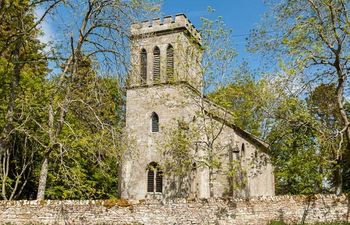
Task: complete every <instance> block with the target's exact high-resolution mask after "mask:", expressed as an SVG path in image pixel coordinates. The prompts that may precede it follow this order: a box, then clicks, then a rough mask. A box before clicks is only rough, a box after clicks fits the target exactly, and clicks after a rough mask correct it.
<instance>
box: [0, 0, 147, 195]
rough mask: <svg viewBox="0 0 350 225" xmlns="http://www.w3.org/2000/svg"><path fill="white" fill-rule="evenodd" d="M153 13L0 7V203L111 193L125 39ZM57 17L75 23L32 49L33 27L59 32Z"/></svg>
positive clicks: (45, 5)
mask: <svg viewBox="0 0 350 225" xmlns="http://www.w3.org/2000/svg"><path fill="white" fill-rule="evenodd" d="M152 7H153V6H152V5H151V4H148V3H143V1H131V2H119V1H112V0H110V1H74V0H72V1H61V0H44V1H34V0H33V1H30V0H26V1H22V0H18V1H17V0H15V1H12V0H1V1H0V15H1V18H2V21H1V24H0V98H1V101H0V132H1V133H0V185H1V188H0V189H1V199H35V198H37V199H43V198H44V196H46V197H48V198H50V199H66V198H69V199H87V198H91V199H96V198H99V199H101V198H113V197H117V195H118V193H117V181H118V166H119V162H120V160H119V157H120V155H121V152H122V151H123V149H124V147H123V144H122V143H123V141H122V134H123V133H122V129H123V121H124V113H123V101H124V99H123V96H124V94H123V92H124V91H123V88H122V85H123V82H124V80H125V79H124V78H125V74H126V69H125V68H127V64H125V62H126V61H127V58H126V56H125V54H123V51H126V49H128V46H127V43H126V42H125V40H126V39H127V37H128V33H127V31H128V28H129V26H130V23H131V22H132V21H134V20H135V19H136V18H141V17H142V15H146V14H147V12H152V10H153V9H152ZM128 12H130V13H128ZM124 13H126V15H124ZM63 14H64V16H66V17H67V18H70V16H74V17H75V18H74V19H75V23H74V24H68V23H64V25H65V26H66V27H62V28H57V30H56V31H55V32H57V35H56V37H57V40H54V44H52V43H45V44H44V43H41V42H40V41H39V38H40V35H42V32H43V31H42V30H41V27H42V26H41V25H42V23H43V22H44V21H46V20H48V19H51V22H53V23H55V25H57V27H58V22H57V21H55V17H54V16H55V15H60V16H62V15H63ZM121 15H123V16H121ZM65 29H69V30H70V33H68V34H67V33H64V32H65ZM123 42H125V44H123ZM56 65H57V66H56ZM112 69H113V76H111V75H109V74H111V73H110V71H111V70H112Z"/></svg>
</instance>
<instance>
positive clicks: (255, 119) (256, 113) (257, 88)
mask: <svg viewBox="0 0 350 225" xmlns="http://www.w3.org/2000/svg"><path fill="white" fill-rule="evenodd" d="M271 95H272V93H270V92H269V90H268V89H267V83H266V81H265V80H264V79H261V80H255V79H254V77H253V75H252V73H251V72H250V71H249V70H248V65H247V64H246V63H244V64H242V65H241V66H240V67H239V68H238V69H236V70H235V72H234V74H233V76H232V81H231V82H230V83H229V84H228V85H226V86H224V87H221V88H218V89H216V90H215V91H213V92H212V93H210V94H209V95H208V96H209V98H210V99H211V100H212V101H214V102H215V103H217V104H218V105H220V106H222V107H224V108H226V109H228V110H229V111H230V112H231V113H232V114H233V116H234V123H235V124H236V125H237V126H239V127H241V128H242V129H244V130H246V131H248V132H250V133H252V134H254V135H256V136H258V137H262V136H264V133H265V132H264V130H263V129H264V128H263V125H262V124H263V123H265V122H267V118H266V113H265V108H266V105H267V103H268V102H269V101H270V99H271Z"/></svg>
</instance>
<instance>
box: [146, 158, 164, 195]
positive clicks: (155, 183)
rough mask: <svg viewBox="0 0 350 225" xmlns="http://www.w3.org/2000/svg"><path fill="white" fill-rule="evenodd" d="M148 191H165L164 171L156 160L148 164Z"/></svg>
mask: <svg viewBox="0 0 350 225" xmlns="http://www.w3.org/2000/svg"><path fill="white" fill-rule="evenodd" d="M147 170H148V171H147V192H159V193H162V192H163V172H162V170H161V169H160V166H159V165H158V163H156V162H151V163H150V164H148V166H147Z"/></svg>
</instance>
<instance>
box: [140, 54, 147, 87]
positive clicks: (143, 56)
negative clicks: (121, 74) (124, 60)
mask: <svg viewBox="0 0 350 225" xmlns="http://www.w3.org/2000/svg"><path fill="white" fill-rule="evenodd" d="M140 61H141V68H140V76H141V84H146V83H147V52H146V49H142V50H141V55H140Z"/></svg>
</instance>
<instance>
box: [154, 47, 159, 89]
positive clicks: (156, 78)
mask: <svg viewBox="0 0 350 225" xmlns="http://www.w3.org/2000/svg"><path fill="white" fill-rule="evenodd" d="M159 80H160V50H159V48H158V47H157V46H156V47H155V48H154V50H153V82H158V81H159Z"/></svg>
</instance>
